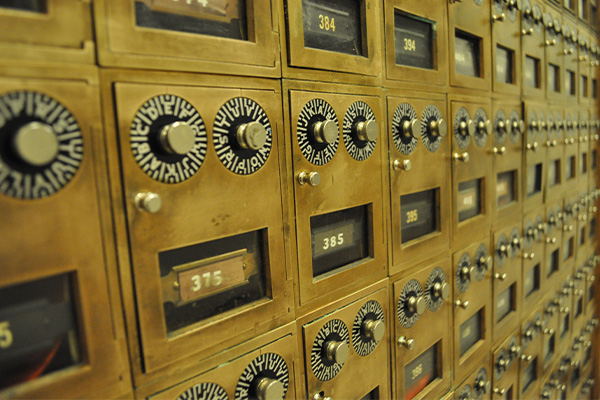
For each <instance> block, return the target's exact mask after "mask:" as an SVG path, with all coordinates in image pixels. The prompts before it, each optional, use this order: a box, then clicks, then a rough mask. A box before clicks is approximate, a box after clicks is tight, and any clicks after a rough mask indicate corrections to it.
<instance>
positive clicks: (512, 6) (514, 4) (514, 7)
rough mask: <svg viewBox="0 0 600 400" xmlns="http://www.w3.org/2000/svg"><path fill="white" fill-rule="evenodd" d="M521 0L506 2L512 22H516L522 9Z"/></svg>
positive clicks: (507, 11)
mask: <svg viewBox="0 0 600 400" xmlns="http://www.w3.org/2000/svg"><path fill="white" fill-rule="evenodd" d="M521 7H522V6H521V0H508V2H507V4H506V14H507V15H508V19H509V20H510V22H514V21H515V20H516V19H517V11H519V10H520V9H521Z"/></svg>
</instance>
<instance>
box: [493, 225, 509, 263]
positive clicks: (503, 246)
mask: <svg viewBox="0 0 600 400" xmlns="http://www.w3.org/2000/svg"><path fill="white" fill-rule="evenodd" d="M510 248H511V245H510V243H509V241H508V238H507V237H506V235H505V234H503V233H502V234H501V235H500V236H499V237H498V240H496V255H495V258H494V260H495V262H496V266H497V267H503V266H504V263H505V262H506V260H507V258H508V256H509V254H510V252H511V249H510Z"/></svg>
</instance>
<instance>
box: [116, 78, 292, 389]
mask: <svg viewBox="0 0 600 400" xmlns="http://www.w3.org/2000/svg"><path fill="white" fill-rule="evenodd" d="M138 76H139V75H138ZM153 79H156V80H157V81H160V80H161V79H162V80H163V84H162V85H161V84H158V83H155V84H149V83H148V82H151V81H152V80H153ZM171 79H172V80H171ZM172 82H177V80H176V79H175V78H174V77H169V76H168V75H155V76H144V75H142V76H141V78H136V77H135V76H134V75H122V76H119V77H117V78H115V79H114V96H115V102H116V108H117V110H116V113H117V115H116V116H115V118H116V125H117V127H118V128H117V129H118V132H110V134H111V135H114V136H111V135H109V138H108V140H109V143H113V144H114V145H115V146H116V143H115V141H116V140H118V143H119V147H120V152H121V168H122V176H123V186H122V191H123V196H124V198H123V200H122V201H123V203H124V207H125V210H126V220H127V221H128V224H127V228H128V234H129V237H128V239H126V238H122V239H121V240H123V242H121V244H120V249H121V250H122V251H123V252H127V250H126V243H130V249H129V251H130V254H131V268H132V269H133V284H134V286H135V288H134V290H135V295H136V304H137V310H136V312H137V324H139V329H140V330H139V333H138V334H139V340H140V346H141V348H140V352H141V355H140V357H142V360H143V365H144V367H143V368H144V370H143V373H146V374H147V373H153V372H155V371H158V370H159V369H160V368H163V367H166V366H167V365H169V364H171V363H173V362H175V361H181V360H182V359H184V358H186V357H189V356H191V355H195V356H196V357H197V356H198V355H199V354H201V355H203V356H205V355H208V354H211V353H213V352H216V351H219V350H221V349H223V348H226V347H230V346H231V345H233V344H235V343H239V342H240V341H243V340H246V339H248V338H250V337H252V336H254V335H256V334H257V333H258V332H264V331H267V330H269V329H272V328H273V327H274V326H277V325H278V324H280V323H281V321H282V320H284V321H285V320H286V319H288V320H289V319H291V318H292V317H293V315H292V313H291V312H290V306H291V304H292V299H291V292H292V280H291V274H289V273H288V271H287V270H286V268H285V257H284V249H283V226H282V220H281V214H282V211H281V204H282V198H281V193H282V186H281V182H280V164H279V160H280V157H281V146H282V143H281V142H280V140H281V139H280V135H281V129H282V127H281V125H280V124H278V121H280V120H281V114H280V112H281V108H280V107H281V105H280V103H279V95H280V92H279V90H278V88H277V86H275V85H273V84H271V83H268V82H264V81H256V82H253V83H252V84H251V86H249V87H247V88H245V89H240V88H239V86H238V85H239V84H240V82H236V81H234V80H231V79H228V80H223V79H217V78H215V77H199V78H197V79H196V80H195V81H194V80H193V79H190V80H189V81H188V82H187V83H188V84H189V85H192V84H194V86H180V85H174V84H173V83H172ZM179 82H181V81H179ZM249 83H250V82H249ZM106 84H107V85H110V84H112V82H111V81H108V80H107V82H106ZM220 85H223V86H220ZM164 93H168V94H169V95H176V96H179V97H181V98H183V99H186V100H187V101H188V102H189V104H191V106H193V107H194V108H195V109H196V110H197V111H198V113H199V115H200V116H201V118H202V119H203V121H204V124H205V126H206V133H205V135H206V140H207V141H208V142H210V143H212V142H213V138H214V135H215V133H214V129H213V128H214V127H215V122H214V121H215V118H216V117H215V116H216V115H217V112H218V111H219V108H220V107H221V106H222V105H223V104H224V103H226V102H227V101H229V100H230V99H233V98H236V97H238V96H242V97H244V98H248V99H252V100H253V101H255V102H256V103H258V104H259V105H260V107H262V109H263V110H264V112H265V113H266V115H267V117H268V119H269V120H270V122H271V128H270V129H272V130H273V131H272V132H269V131H267V135H268V137H270V140H271V149H270V153H271V154H270V155H269V156H267V159H266V160H265V162H264V165H262V167H261V168H258V169H257V170H256V172H254V173H252V174H249V175H242V174H239V173H233V172H231V171H229V170H228V169H227V168H225V166H224V164H223V163H221V161H219V159H218V158H217V154H215V153H216V152H215V151H214V150H213V147H212V146H210V147H209V149H208V151H206V156H205V158H204V161H203V162H202V165H201V167H200V169H199V170H198V171H197V172H196V173H195V174H193V175H191V176H190V177H189V179H187V180H185V181H183V182H181V183H179V184H177V185H171V184H165V183H162V182H160V181H158V180H155V179H152V178H151V177H150V176H148V175H146V174H145V173H144V171H143V170H142V168H140V166H138V164H137V162H136V160H135V158H134V156H133V154H132V149H131V148H130V146H131V145H130V143H129V142H130V138H131V131H130V129H133V128H130V127H132V126H134V127H135V126H137V125H134V124H139V121H138V120H136V121H137V122H132V121H133V119H134V116H135V115H136V111H137V110H138V109H139V108H140V106H142V104H144V103H145V102H146V101H147V100H148V99H149V98H152V97H153V96H157V95H161V94H164ZM207 98H210V99H211V101H210V102H208V101H206V99H207ZM238 111H239V110H235V111H232V112H238ZM261 123H264V122H261ZM136 129H137V128H136ZM140 129H142V128H140ZM117 137H118V139H117ZM266 143H269V141H268V140H267V142H266ZM115 167H116V166H115ZM224 182H227V184H226V185H224V184H223V183H224ZM114 185H115V188H114V190H115V191H117V190H120V188H119V185H118V183H117V182H114ZM206 187H211V188H212V189H211V190H210V191H206V190H205V188H206ZM117 188H119V189H117ZM257 188H260V192H257ZM138 193H156V194H158V195H159V196H160V197H161V198H162V208H161V209H160V211H159V212H157V213H154V214H153V213H150V212H145V211H143V209H139V208H138V206H137V205H136V202H135V197H136V195H137V194H138ZM259 193H260V194H259ZM255 196H260V199H261V201H260V202H244V203H240V202H239V201H238V199H240V198H256V197H255ZM117 204H118V203H117ZM119 222H120V223H124V222H125V221H119ZM157 226H160V227H162V230H160V231H157V230H156V227H157ZM259 230H261V231H260V232H261V233H259V234H258V235H259V237H260V239H259V242H257V246H259V247H258V248H260V246H261V244H260V243H262V244H263V246H264V248H263V253H264V255H263V256H262V259H263V260H264V262H262V263H261V266H260V267H261V269H262V270H263V271H264V272H262V274H261V275H262V276H263V277H264V278H262V279H264V287H265V289H264V290H265V293H264V297H262V298H260V299H258V300H256V301H254V302H251V303H248V304H245V305H243V306H241V307H237V308H236V307H235V305H234V306H233V308H231V307H230V308H229V311H226V312H221V311H218V310H216V311H215V312H213V313H212V315H211V316H210V317H209V318H208V319H207V318H204V319H202V318H198V319H195V320H191V322H186V323H185V324H184V325H183V327H176V328H168V327H167V322H166V309H167V308H166V307H165V306H164V305H163V301H165V300H166V298H164V295H163V294H162V292H163V287H162V285H163V284H162V283H161V281H162V279H161V277H160V276H159V270H160V268H161V265H160V257H159V253H164V252H165V251H166V250H175V249H181V248H184V247H186V246H191V245H197V244H201V243H207V242H211V241H214V240H216V239H223V238H231V237H232V236H234V235H238V234H241V233H247V232H256V231H259ZM228 240H231V239H228ZM196 251H198V250H196ZM215 251H217V252H218V251H223V250H215ZM248 251H253V250H251V249H249V248H248ZM194 257H200V258H202V259H203V258H206V257H207V256H206V255H205V254H204V253H198V255H194ZM177 260H179V258H177ZM177 260H176V264H175V265H177V263H180V264H183V263H184V262H180V261H177ZM194 261H195V260H194ZM252 265H253V264H252ZM244 266H245V265H244ZM250 266H251V265H250ZM123 273H125V272H123ZM261 275H259V277H260V276H261ZM192 278H193V277H192ZM259 279H261V278H259ZM212 284H213V285H217V284H218V283H216V282H215V281H214V280H213V283H212ZM177 287H178V286H177ZM177 287H176V286H174V288H175V289H176V288H177ZM177 318H179V317H177ZM249 320H252V321H255V322H253V323H252V324H247V323H244V324H242V322H241V321H246V322H247V321H249ZM240 324H242V325H240ZM168 332H169V333H168ZM226 332H227V333H226ZM215 343H219V344H218V345H215ZM191 348H193V349H194V350H193V351H192V352H191V351H190V349H191ZM142 379H143V378H142Z"/></svg>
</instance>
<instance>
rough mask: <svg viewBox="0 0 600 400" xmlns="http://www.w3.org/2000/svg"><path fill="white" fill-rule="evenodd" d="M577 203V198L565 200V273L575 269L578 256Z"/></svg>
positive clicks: (563, 240) (563, 250)
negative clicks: (576, 256) (574, 265)
mask: <svg viewBox="0 0 600 400" xmlns="http://www.w3.org/2000/svg"><path fill="white" fill-rule="evenodd" d="M577 201H578V198H577V196H574V197H572V198H570V199H565V200H564V206H563V224H562V225H563V227H562V230H563V237H562V264H563V265H564V268H565V269H564V270H565V271H566V270H570V268H572V267H573V264H574V262H575V255H576V254H577V209H578V204H577Z"/></svg>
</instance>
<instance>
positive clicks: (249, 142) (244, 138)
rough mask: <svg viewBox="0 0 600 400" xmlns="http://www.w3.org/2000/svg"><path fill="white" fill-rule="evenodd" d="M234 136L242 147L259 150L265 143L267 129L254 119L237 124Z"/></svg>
mask: <svg viewBox="0 0 600 400" xmlns="http://www.w3.org/2000/svg"><path fill="white" fill-rule="evenodd" d="M236 138H237V141H238V143H239V145H240V146H241V147H242V148H244V149H252V150H259V149H261V148H262V147H263V146H264V145H265V143H267V130H266V129H265V127H264V126H263V125H262V124H261V123H260V122H256V121H252V122H249V123H247V124H242V125H240V126H238V128H237V131H236Z"/></svg>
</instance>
